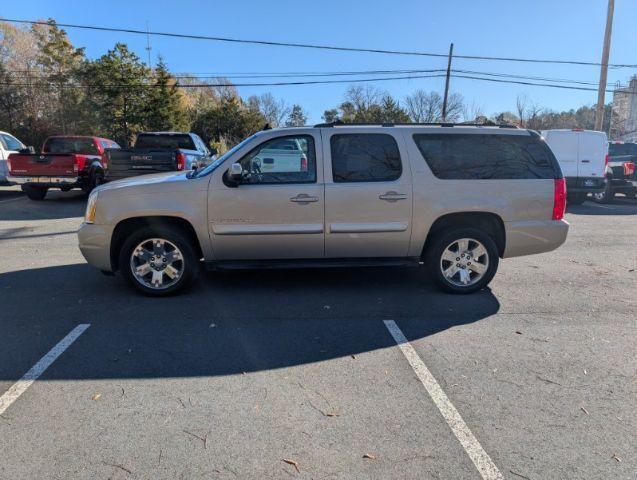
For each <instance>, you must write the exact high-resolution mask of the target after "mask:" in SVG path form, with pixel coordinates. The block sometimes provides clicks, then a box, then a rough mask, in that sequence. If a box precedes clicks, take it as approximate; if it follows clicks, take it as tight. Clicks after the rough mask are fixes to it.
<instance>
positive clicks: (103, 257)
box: [77, 223, 113, 272]
mask: <svg viewBox="0 0 637 480" xmlns="http://www.w3.org/2000/svg"><path fill="white" fill-rule="evenodd" d="M112 236H113V227H112V226H110V225H96V224H94V223H82V225H81V226H80V229H79V230H78V231H77V238H78V242H79V247H80V252H82V255H83V256H84V258H85V259H86V261H87V262H88V263H89V264H90V265H92V266H94V267H97V268H99V269H100V270H104V271H106V272H112V271H113V266H112V265H111V238H112Z"/></svg>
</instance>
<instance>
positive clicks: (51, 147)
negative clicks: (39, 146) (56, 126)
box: [43, 137, 100, 155]
mask: <svg viewBox="0 0 637 480" xmlns="http://www.w3.org/2000/svg"><path fill="white" fill-rule="evenodd" d="M43 151H45V152H47V153H83V154H85V155H99V153H100V152H99V150H98V149H97V146H96V145H95V142H94V141H93V139H92V138H73V137H53V138H49V139H48V140H47V141H46V143H45V144H44V147H43Z"/></svg>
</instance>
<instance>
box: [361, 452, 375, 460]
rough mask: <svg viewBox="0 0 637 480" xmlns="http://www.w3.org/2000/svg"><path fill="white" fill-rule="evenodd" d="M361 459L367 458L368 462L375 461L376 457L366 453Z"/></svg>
mask: <svg viewBox="0 0 637 480" xmlns="http://www.w3.org/2000/svg"><path fill="white" fill-rule="evenodd" d="M363 458H369V459H370V460H376V455H374V454H372V453H366V454H365V455H363Z"/></svg>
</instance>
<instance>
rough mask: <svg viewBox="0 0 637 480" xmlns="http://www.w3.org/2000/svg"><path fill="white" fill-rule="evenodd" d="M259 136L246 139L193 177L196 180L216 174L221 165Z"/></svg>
mask: <svg viewBox="0 0 637 480" xmlns="http://www.w3.org/2000/svg"><path fill="white" fill-rule="evenodd" d="M257 135H258V134H256V133H255V134H254V135H251V136H250V137H248V138H246V139H245V140H244V141H243V142H241V143H238V144H237V145H235V146H234V147H232V148H231V149H230V150H228V151H227V152H226V153H224V154H223V155H221V156H220V157H219V158H217V159H216V160H215V161H214V162H212V163H211V164H210V165H208V166H207V167H206V168H204V169H202V170H200V171H198V172H197V173H196V175H193V177H195V178H199V177H203V176H205V175H208V174H209V173H212V172H214V171H215V170H216V169H217V168H218V167H219V165H221V164H222V163H223V162H225V161H226V160H227V159H228V158H229V157H230V156H232V154H233V153H234V152H236V151H237V150H239V149H240V148H241V147H243V146H244V145H245V144H246V143H248V142H250V141H251V140H252V139H253V138H254V137H256V136H257Z"/></svg>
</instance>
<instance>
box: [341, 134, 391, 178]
mask: <svg viewBox="0 0 637 480" xmlns="http://www.w3.org/2000/svg"><path fill="white" fill-rule="evenodd" d="M330 142H331V151H332V176H333V179H334V182H337V183H342V182H383V181H391V180H396V179H398V178H400V175H401V173H402V165H401V163H400V154H399V153H398V145H397V144H396V140H394V137H392V136H391V135H386V134H376V133H373V134H371V133H353V134H343V135H332V138H331V141H330Z"/></svg>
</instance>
